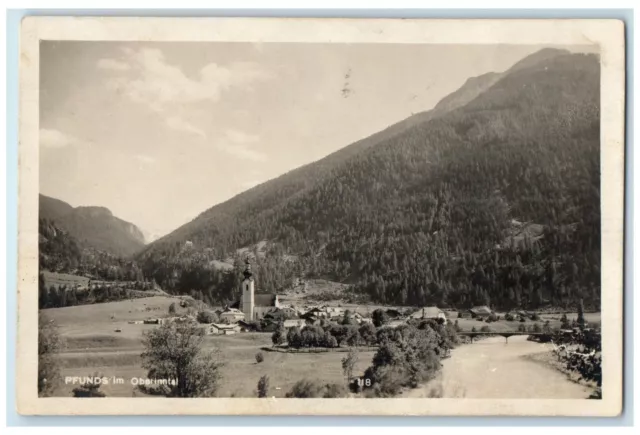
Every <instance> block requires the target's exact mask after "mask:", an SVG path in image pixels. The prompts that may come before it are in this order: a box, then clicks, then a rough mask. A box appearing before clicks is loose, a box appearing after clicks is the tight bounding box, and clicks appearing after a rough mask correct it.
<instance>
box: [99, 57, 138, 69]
mask: <svg viewBox="0 0 640 435" xmlns="http://www.w3.org/2000/svg"><path fill="white" fill-rule="evenodd" d="M98 68H100V69H107V70H113V71H129V70H130V69H131V67H130V66H129V65H128V64H126V63H124V62H120V61H119V60H115V59H100V60H99V61H98Z"/></svg>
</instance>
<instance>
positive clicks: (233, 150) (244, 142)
mask: <svg viewBox="0 0 640 435" xmlns="http://www.w3.org/2000/svg"><path fill="white" fill-rule="evenodd" d="M259 140H260V137H259V136H255V135H251V134H247V133H245V132H242V131H238V130H227V131H226V132H225V133H224V139H222V140H221V141H220V142H219V143H218V144H217V148H218V149H219V150H221V151H224V152H226V153H227V154H230V155H232V156H234V157H237V158H239V159H242V160H251V161H254V162H264V161H266V160H267V156H266V155H265V154H264V153H261V152H260V151H256V150H254V149H252V148H251V147H249V146H248V144H252V143H256V142H258V141H259Z"/></svg>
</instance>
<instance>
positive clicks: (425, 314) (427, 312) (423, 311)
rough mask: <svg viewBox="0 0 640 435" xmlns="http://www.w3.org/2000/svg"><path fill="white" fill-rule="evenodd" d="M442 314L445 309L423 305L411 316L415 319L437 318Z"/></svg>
mask: <svg viewBox="0 0 640 435" xmlns="http://www.w3.org/2000/svg"><path fill="white" fill-rule="evenodd" d="M441 314H444V311H442V310H441V309H440V308H438V307H422V308H420V309H419V310H418V311H416V312H415V313H413V314H411V315H410V316H409V317H411V318H413V319H436V318H438V316H440V315H441Z"/></svg>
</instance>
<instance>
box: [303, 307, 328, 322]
mask: <svg viewBox="0 0 640 435" xmlns="http://www.w3.org/2000/svg"><path fill="white" fill-rule="evenodd" d="M300 317H302V318H309V317H314V318H317V319H327V318H329V317H331V316H330V315H329V313H328V312H327V311H326V309H325V308H319V307H313V308H311V309H310V310H309V311H307V312H306V313H304V314H303V315H302V316H300Z"/></svg>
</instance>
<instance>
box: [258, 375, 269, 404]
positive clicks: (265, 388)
mask: <svg viewBox="0 0 640 435" xmlns="http://www.w3.org/2000/svg"><path fill="white" fill-rule="evenodd" d="M268 394H269V377H268V376H267V375H264V376H262V377H261V378H260V380H259V381H258V397H260V398H263V397H267V395H268Z"/></svg>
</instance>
